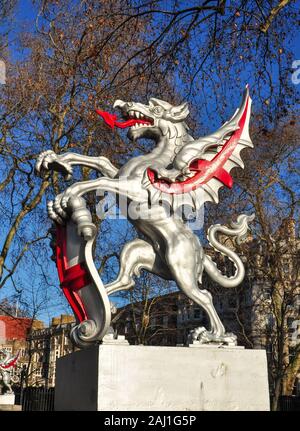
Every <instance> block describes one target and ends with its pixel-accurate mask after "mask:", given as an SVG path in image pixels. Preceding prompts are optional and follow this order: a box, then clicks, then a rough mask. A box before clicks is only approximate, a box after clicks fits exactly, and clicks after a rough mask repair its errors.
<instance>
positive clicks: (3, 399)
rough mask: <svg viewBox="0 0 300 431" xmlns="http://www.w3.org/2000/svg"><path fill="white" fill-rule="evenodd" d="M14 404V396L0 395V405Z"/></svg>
mask: <svg viewBox="0 0 300 431" xmlns="http://www.w3.org/2000/svg"><path fill="white" fill-rule="evenodd" d="M14 404H15V394H3V395H0V405H1V406H7V405H14Z"/></svg>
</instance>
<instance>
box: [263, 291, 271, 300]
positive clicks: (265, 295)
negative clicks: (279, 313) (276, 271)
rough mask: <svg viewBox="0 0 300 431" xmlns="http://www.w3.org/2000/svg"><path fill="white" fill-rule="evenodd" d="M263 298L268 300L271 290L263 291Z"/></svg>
mask: <svg viewBox="0 0 300 431" xmlns="http://www.w3.org/2000/svg"><path fill="white" fill-rule="evenodd" d="M263 297H264V299H267V300H270V299H271V289H264V290H263Z"/></svg>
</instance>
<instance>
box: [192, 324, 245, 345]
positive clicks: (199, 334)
mask: <svg viewBox="0 0 300 431" xmlns="http://www.w3.org/2000/svg"><path fill="white" fill-rule="evenodd" d="M197 342H198V343H199V344H220V345H222V344H226V345H228V346H236V345H237V337H236V335H234V334H232V333H225V332H224V333H220V334H219V333H217V332H214V331H208V330H207V329H206V328H204V327H203V326H201V327H199V328H195V329H193V330H192V331H190V333H189V337H188V343H189V344H196V343H197Z"/></svg>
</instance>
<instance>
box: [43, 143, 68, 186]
mask: <svg viewBox="0 0 300 431" xmlns="http://www.w3.org/2000/svg"><path fill="white" fill-rule="evenodd" d="M35 170H36V172H37V174H38V175H43V173H45V172H46V171H49V170H52V171H57V172H61V173H62V174H63V175H64V176H65V179H66V180H70V179H71V178H72V174H73V171H72V166H71V165H70V164H69V163H67V162H65V161H64V160H63V156H59V155H58V154H56V153H55V152H54V151H52V150H48V151H44V152H42V153H41V154H40V155H39V156H38V158H37V162H36V165H35Z"/></svg>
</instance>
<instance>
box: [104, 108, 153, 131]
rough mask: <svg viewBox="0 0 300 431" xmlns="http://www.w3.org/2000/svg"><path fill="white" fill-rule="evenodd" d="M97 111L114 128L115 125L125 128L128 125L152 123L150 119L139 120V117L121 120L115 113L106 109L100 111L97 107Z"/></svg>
mask: <svg viewBox="0 0 300 431" xmlns="http://www.w3.org/2000/svg"><path fill="white" fill-rule="evenodd" d="M96 112H97V114H98V115H100V117H102V118H103V120H104V121H105V123H106V124H107V125H108V126H109V127H111V128H112V129H113V128H114V127H119V128H120V129H125V128H126V127H131V126H134V125H135V124H151V123H150V121H147V120H138V119H137V118H131V119H130V120H126V121H123V122H120V121H117V116H116V115H114V114H110V113H109V112H106V111H100V110H99V109H96Z"/></svg>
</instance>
